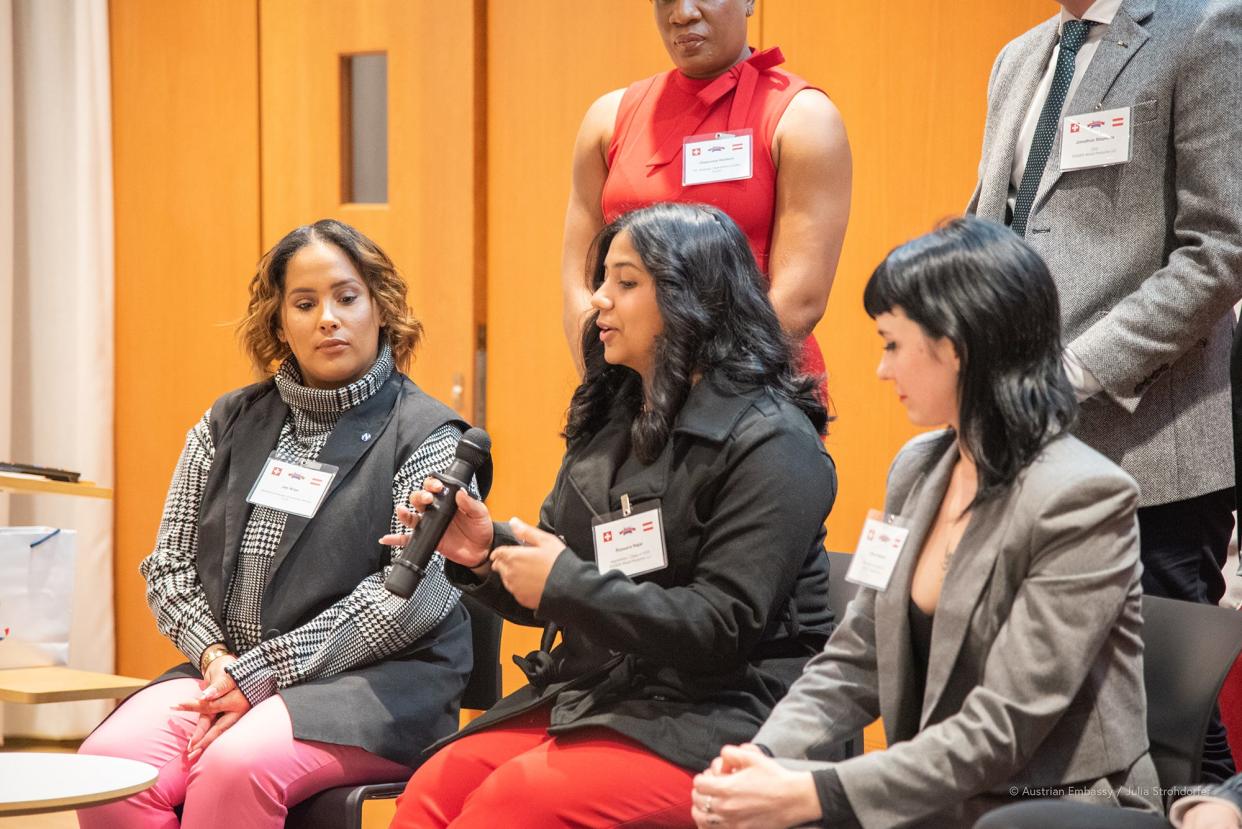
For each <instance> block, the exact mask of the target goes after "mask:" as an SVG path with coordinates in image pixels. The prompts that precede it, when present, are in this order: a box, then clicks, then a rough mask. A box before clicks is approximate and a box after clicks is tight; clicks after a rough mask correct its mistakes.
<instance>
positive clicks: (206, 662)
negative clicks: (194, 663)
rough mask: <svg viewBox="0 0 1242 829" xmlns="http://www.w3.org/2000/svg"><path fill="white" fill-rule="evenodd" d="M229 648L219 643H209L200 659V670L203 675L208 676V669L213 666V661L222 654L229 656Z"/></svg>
mask: <svg viewBox="0 0 1242 829" xmlns="http://www.w3.org/2000/svg"><path fill="white" fill-rule="evenodd" d="M228 655H229V649H228V648H226V647H225V646H224V645H221V644H219V643H217V644H215V645H209V646H208V647H207V650H205V651H203V655H202V657H200V658H199V660H198V672H199V673H200V674H202V675H203V676H207V669H208V668H210V667H211V663H212V662H215V661H216V660H217V659H219V658H220V657H222V656H228Z"/></svg>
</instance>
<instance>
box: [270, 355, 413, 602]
mask: <svg viewBox="0 0 1242 829" xmlns="http://www.w3.org/2000/svg"><path fill="white" fill-rule="evenodd" d="M401 391H402V390H401V380H400V375H398V374H397V372H395V371H394V372H393V373H392V374H391V375H390V376H389V378H388V380H387V381H386V382H385V383H384V385H383V386H381V387H380V389H379V391H377V392H375V394H373V395H371V396H370V397H369V398H368V399H367V400H366V401H364V402H363V403H361V404H359V405H357V406H354V407H353V408H352V409H350V410H349V411H347V412H345V414H343V415H341V419H340V420H338V421H337V422H336V426H334V427H333V428H332V434H331V435H329V436H328V442H327V443H325V444H324V446H323V449H321V450H319V456H318V458H316V462H318V463H321V464H330V465H332V466H335V467H336V477H334V478H333V479H332V483H331V484H330V485H329V486H328V494H327V495H325V496H324V497H323V501H321V502H320V504H319V509H320V510H323V509H324V507H326V506H327V504H328V502H329V501H331V500H332V495H333V493H335V492H336V491H337V490H338V489H339V488H340V487H341V484H342V483H344V482H345V480H346V479H347V478H349V473H350V471H351V470H352V469H353V468H354V466H355V465H356V464H357V463H358V461H359V460H361V459H362V456H363V455H365V454H366V453H367V452H369V451H370V449H371V447H372V446H374V445H376V444H377V443H379V442H380V440H379V439H380V436H381V435H382V434H383V433H384V430H385V429H387V428H388V427H389V426H390V425H391V424H392V421H393V418H394V416H395V415H396V412H397V408H398V405H397V396H398V395H399V394H401ZM363 435H366V437H365V438H363ZM394 471H395V465H394ZM389 486H390V488H391V483H390V484H389ZM375 497H376V498H383V499H389V498H391V497H392V493H391V492H390V491H387V492H377V493H375ZM310 522H311V519H309V518H303V517H302V516H300V515H293V514H290V515H289V516H288V518H287V519H286V520H285V531H284V533H283V534H282V535H281V537H280V544H278V545H277V547H276V554H275V555H274V556H273V557H272V566H271V567H269V568H268V571H267V583H268V584H270V583H271V581H272V577H273V576H275V575H276V571H277V570H279V569H280V565H281V564H282V563H283V562H284V560H285V559H286V558H287V557H288V555H289V552H290V551H291V550H292V549H293V546H294V545H295V544H297V543H298V539H299V538H301V537H302V532H303V531H304V530H305V529H306V527H307V525H309V524H310ZM263 588H264V593H266V592H267V584H264V585H263Z"/></svg>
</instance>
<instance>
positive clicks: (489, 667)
mask: <svg viewBox="0 0 1242 829" xmlns="http://www.w3.org/2000/svg"><path fill="white" fill-rule="evenodd" d="M461 602H462V605H463V606H464V607H465V608H466V610H467V612H469V614H470V633H471V638H472V640H473V642H474V669H473V670H472V671H471V673H470V681H469V682H467V683H466V690H465V692H464V693H463V694H462V697H461V707H462V708H473V709H478V710H485V709H487V708H491V707H492V706H493V705H495V704H496V701H497V700H499V699H500V633H501V627H502V622H501V618H500V617H499V616H497V615H496V614H495V613H493V612H492V611H491V610H489V609H487V608H486V607H484V606H483V605H481V604H479V603H478V602H476V601H475V600H473V599H471V598H470V597H469V596H462V598H461ZM416 692H417V691H416V689H413V688H412V689H410V693H416ZM405 784H406V781H405V780H394V781H391V782H386V783H370V784H367V785H363V786H338V787H337V788H335V789H326V790H324V791H322V792H319V793H318V794H314V795H311V796H310V797H308V798H307V799H306V800H304V801H302V802H301V803H299V804H298V805H297V806H294V807H293V808H292V809H290V810H289V814H288V816H287V817H286V818H285V829H362V806H363V803H365V802H366V801H368V800H391V799H392V798H395V797H396V796H397V795H399V794H401V792H402V791H403V790H404V789H405Z"/></svg>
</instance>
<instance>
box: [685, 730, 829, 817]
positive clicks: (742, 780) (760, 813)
mask: <svg viewBox="0 0 1242 829" xmlns="http://www.w3.org/2000/svg"><path fill="white" fill-rule="evenodd" d="M693 786H694V788H693V791H692V792H691V796H690V802H691V811H690V815H691V817H693V818H694V823H695V825H696V826H697V827H699V829H709V827H710V829H719V827H732V828H735V829H761V828H762V829H768V828H769V827H785V826H802V825H804V824H807V823H814V822H816V821H817V820H819V819H820V817H821V816H822V812H821V811H820V805H819V794H818V792H816V790H815V783H814V781H813V780H812V779H811V773H810V772H805V771H803V772H798V771H791V770H789V769H787V768H785V767H784V766H782V765H780V764H779V763H777V762H776V761H775V760H773V759H772V758H771V757H768V756H767V755H766V754H764V753H763V752H762V751H760V750H759V748H758V747H757V746H754V745H752V744H750V743H745V744H743V745H740V746H725V747H724V748H723V749H721V751H720V756H719V757H717V758H716V759H715V760H713V761H712V764H711V766H710V767H709V768H708V769H707V770H706V771H704V772H703V773H701V774H697V775H695V777H694V783H693Z"/></svg>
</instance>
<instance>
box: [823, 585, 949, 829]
mask: <svg viewBox="0 0 1242 829" xmlns="http://www.w3.org/2000/svg"><path fill="white" fill-rule="evenodd" d="M935 621H936V614H935V613H925V612H924V611H923V608H921V607H919V606H918V603H917V602H915V601H914V599H913V598H911V599H910V648H911V650H912V651H913V652H914V659H913V660H912V662H913V664H912V665H911V667H912V669H913V670H912V672H911V675H912V677H913V679H914V688H915V695H916V697H918V698H920V699H921V698H922V697H923V692H924V690H925V689H926V687H927V664H928V661H929V660H930V658H931V637H932V625H933V624H934V623H935ZM812 777H813V778H814V780H815V791H816V794H818V795H819V807H820V809H821V810H822V811H823V824H824V825H826V826H835V827H852V826H857V825H858V820H857V817H856V816H855V814H854V808H853V807H852V806H851V805H850V801H849V798H848V797H846V794H845V787H844V786H842V785H841V778H840V777H839V776H838V775H837V772H836V769H834V768H831V767H829V768H826V769H821V770H819V771H816V772H814V773H813V774H812Z"/></svg>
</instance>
